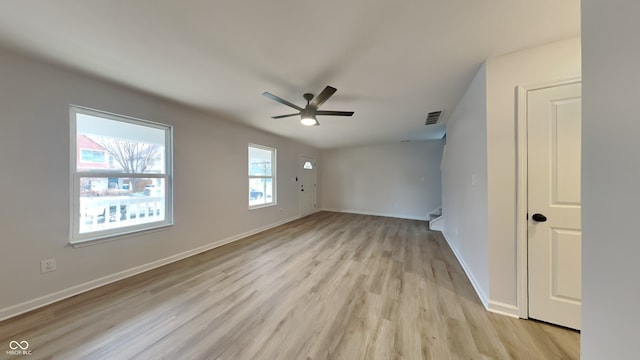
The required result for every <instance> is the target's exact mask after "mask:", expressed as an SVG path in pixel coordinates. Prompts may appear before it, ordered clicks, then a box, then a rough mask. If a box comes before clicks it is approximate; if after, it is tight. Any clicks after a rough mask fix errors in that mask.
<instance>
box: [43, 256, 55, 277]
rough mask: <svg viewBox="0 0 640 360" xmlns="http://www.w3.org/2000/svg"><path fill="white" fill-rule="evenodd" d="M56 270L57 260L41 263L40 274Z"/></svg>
mask: <svg viewBox="0 0 640 360" xmlns="http://www.w3.org/2000/svg"><path fill="white" fill-rule="evenodd" d="M55 269H56V258H51V259H46V260H42V261H40V273H41V274H44V273H47V272H49V271H53V270H55Z"/></svg>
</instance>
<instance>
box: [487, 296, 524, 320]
mask: <svg viewBox="0 0 640 360" xmlns="http://www.w3.org/2000/svg"><path fill="white" fill-rule="evenodd" d="M488 310H489V311H491V312H493V313H496V314H500V315H506V316H510V317H514V318H519V316H518V311H519V310H518V307H517V306H515V305H511V304H505V303H502V302H499V301H493V300H489V309H488Z"/></svg>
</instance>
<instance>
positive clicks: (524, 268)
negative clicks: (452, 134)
mask: <svg viewBox="0 0 640 360" xmlns="http://www.w3.org/2000/svg"><path fill="white" fill-rule="evenodd" d="M578 82H581V79H580V77H575V78H570V79H567V80H561V81H553V82H548V83H541V84H532V85H526V86H517V87H516V91H517V99H516V131H517V140H516V141H517V145H516V151H517V154H516V161H517V174H516V251H517V266H516V279H517V282H518V284H517V293H518V299H517V302H518V306H516V307H515V309H516V310H515V311H516V314H517V315H518V316H519V317H521V318H523V319H528V318H529V282H528V277H529V274H528V266H529V264H528V262H529V256H528V249H527V226H528V221H527V211H528V202H527V188H528V183H527V179H528V171H527V157H528V150H527V149H528V146H527V140H528V137H527V96H528V93H529V92H530V91H534V90H540V89H545V88H550V87H555V86H561V85H568V84H573V83H578ZM496 304H497V305H496V307H497V308H498V309H502V310H500V312H501V313H502V312H503V310H505V309H506V310H507V311H506V312H505V313H506V314H509V311H511V310H509V308H508V307H510V306H511V305H507V307H505V306H504V305H506V304H501V303H496ZM496 312H497V311H496Z"/></svg>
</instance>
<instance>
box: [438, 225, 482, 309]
mask: <svg viewBox="0 0 640 360" xmlns="http://www.w3.org/2000/svg"><path fill="white" fill-rule="evenodd" d="M442 237H444V239H445V241H446V242H447V245H449V248H450V249H451V251H453V255H455V257H456V259H458V263H460V266H462V270H464V273H465V274H467V278H468V279H469V282H471V285H472V286H473V289H474V290H475V291H476V294H477V295H478V298H480V302H481V303H482V306H484V308H485V309H486V310H490V308H489V298H488V297H487V294H485V293H484V291H483V290H482V287H480V284H479V283H478V280H476V278H475V276H473V273H472V272H471V270H470V269H469V267H468V266H467V263H465V262H464V260H463V258H462V256H460V253H459V252H458V250H457V249H456V247H455V246H453V244H452V243H451V241H449V238H448V237H447V232H446V231H442Z"/></svg>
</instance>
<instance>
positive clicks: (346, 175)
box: [319, 140, 444, 220]
mask: <svg viewBox="0 0 640 360" xmlns="http://www.w3.org/2000/svg"><path fill="white" fill-rule="evenodd" d="M443 144H444V142H443V141H441V140H437V141H423V142H409V143H396V144H386V145H372V146H362V147H355V148H343V149H335V150H327V151H323V152H322V155H321V159H320V167H319V168H320V177H319V178H320V187H321V189H322V191H321V192H320V196H321V206H322V208H323V209H325V210H333V211H344V212H355V213H361V214H373V215H382V216H392V217H400V218H407V219H421V220H425V219H426V218H427V213H428V212H430V211H432V210H434V209H436V208H438V207H439V206H440V205H441V189H440V181H441V179H440V162H441V158H442V147H443Z"/></svg>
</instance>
